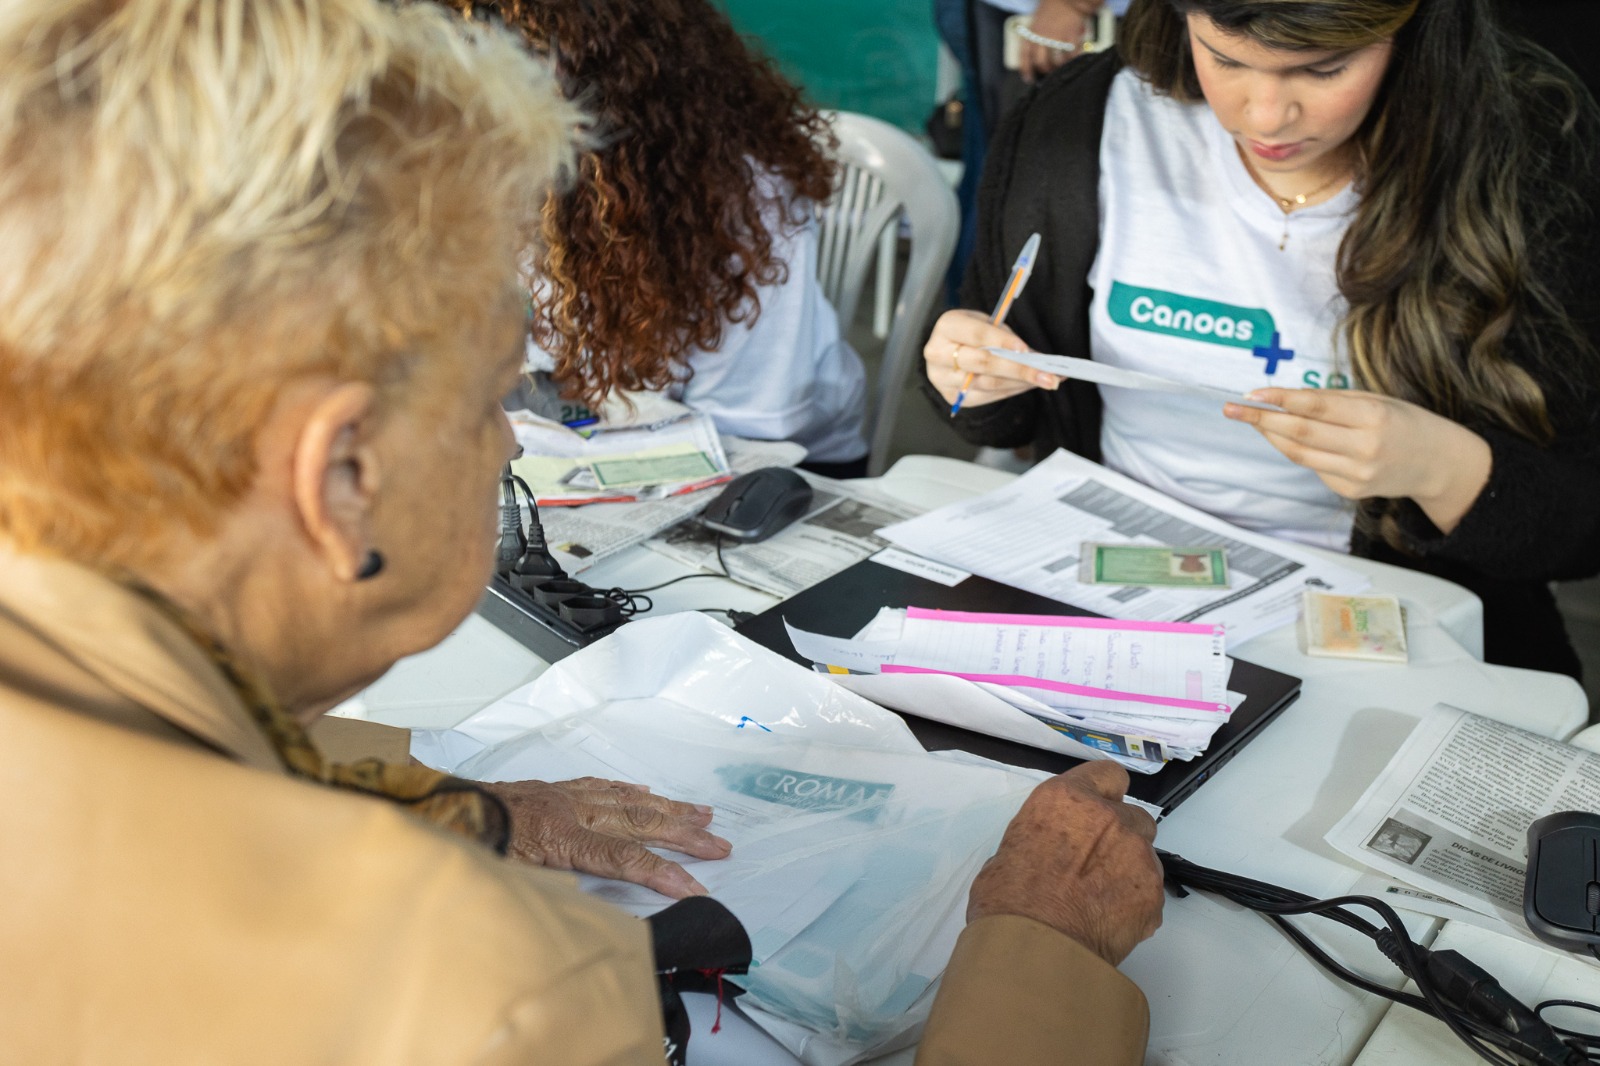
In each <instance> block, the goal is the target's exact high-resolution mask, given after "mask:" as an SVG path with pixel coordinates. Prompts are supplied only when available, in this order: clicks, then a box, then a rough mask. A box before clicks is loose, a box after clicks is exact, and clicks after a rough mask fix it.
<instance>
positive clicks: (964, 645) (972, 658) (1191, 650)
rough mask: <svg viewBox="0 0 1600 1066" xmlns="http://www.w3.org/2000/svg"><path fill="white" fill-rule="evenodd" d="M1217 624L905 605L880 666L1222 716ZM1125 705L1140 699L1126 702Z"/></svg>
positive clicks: (1074, 702) (1067, 699) (1048, 695)
mask: <svg viewBox="0 0 1600 1066" xmlns="http://www.w3.org/2000/svg"><path fill="white" fill-rule="evenodd" d="M1225 643H1226V639H1225V636H1224V629H1223V627H1222V626H1221V625H1218V624H1201V623H1190V622H1128V621H1118V620H1115V619H1109V618H1070V617H1063V618H1057V617H1051V616H1042V615H1007V614H979V613H972V612H966V611H934V610H928V609H925V608H920V607H912V608H908V609H907V611H906V620H905V625H904V628H903V629H902V631H901V634H900V639H899V642H898V646H897V647H896V649H895V652H894V656H893V661H892V662H887V663H884V664H883V666H882V670H883V672H885V673H946V674H954V675H956V676H958V677H964V678H967V679H968V680H970V681H981V682H989V683H992V684H999V685H1008V686H1011V687H1013V688H1019V689H1024V690H1028V691H1030V692H1033V693H1034V694H1036V695H1037V697H1038V698H1039V699H1040V700H1042V701H1044V702H1045V703H1048V704H1050V705H1051V706H1055V707H1065V708H1072V709H1079V710H1101V711H1124V712H1126V711H1136V710H1140V709H1150V710H1153V709H1155V708H1161V709H1162V711H1163V712H1164V713H1165V714H1166V715H1170V716H1172V717H1186V718H1200V719H1206V718H1214V717H1216V716H1219V715H1220V716H1223V717H1226V716H1227V714H1228V713H1229V708H1228V703H1227V679H1228V660H1227V655H1226V652H1225ZM1133 705H1142V707H1135V706H1133Z"/></svg>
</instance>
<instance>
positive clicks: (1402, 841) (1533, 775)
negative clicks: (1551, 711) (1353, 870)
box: [1327, 704, 1600, 929]
mask: <svg viewBox="0 0 1600 1066" xmlns="http://www.w3.org/2000/svg"><path fill="white" fill-rule="evenodd" d="M1568 810H1585V811H1593V810H1600V755H1596V754H1595V753H1593V752H1589V751H1584V750H1583V749H1581V748H1575V747H1573V746H1571V745H1570V744H1563V743H1561V742H1560V741H1559V740H1551V739H1550V738H1549V737H1542V736H1539V735H1538V734H1537V733H1529V732H1527V731H1526V730H1523V729H1518V728H1516V727H1515V726H1509V725H1504V724H1502V723H1500V722H1496V721H1494V720H1493V719H1490V718H1482V717H1479V716H1478V715H1475V714H1470V713H1468V712H1466V711H1462V710H1458V709H1456V708H1454V707H1448V706H1446V705H1444V704H1439V705H1437V706H1435V707H1434V708H1433V709H1432V710H1431V711H1429V712H1428V714H1427V715H1426V716H1425V717H1424V718H1423V719H1422V721H1421V722H1420V723H1419V724H1418V725H1417V727H1416V729H1414V730H1412V733H1411V736H1410V737H1409V738H1408V739H1407V740H1406V742H1405V744H1404V745H1402V746H1401V748H1400V751H1399V753H1398V754H1396V755H1395V757H1394V759H1393V760H1391V761H1390V763H1389V765H1388V766H1387V767H1386V768H1385V769H1384V771H1383V773H1382V774H1380V775H1379V777H1378V779H1377V780H1376V781H1374V782H1373V784H1372V787H1371V788H1369V789H1367V792H1366V794H1365V795H1364V796H1362V797H1361V799H1360V801H1359V802H1358V803H1357V804H1356V805H1355V807H1354V809H1352V810H1351V811H1350V813H1349V814H1347V815H1345V816H1344V818H1343V819H1341V820H1340V821H1339V823H1338V824H1337V825H1335V826H1334V827H1333V828H1332V829H1330V830H1329V831H1328V835H1327V840H1328V843H1330V844H1332V845H1333V846H1334V847H1336V848H1338V849H1339V850H1340V851H1342V852H1344V853H1345V854H1346V855H1349V856H1350V857H1351V858H1353V859H1355V860H1356V861H1358V862H1361V863H1363V864H1365V865H1366V866H1369V867H1371V868H1372V869H1374V870H1377V871H1378V872H1379V873H1381V874H1383V875H1385V876H1387V877H1394V878H1398V879H1399V880H1401V881H1404V882H1406V883H1407V884H1410V885H1415V886H1416V887H1417V888H1420V889H1423V890H1424V891H1426V892H1430V893H1433V894H1434V895H1438V896H1443V897H1444V898H1445V899H1447V900H1450V901H1451V902H1453V903H1456V904H1459V905H1460V906H1463V907H1467V908H1469V909H1471V910H1474V911H1477V912H1478V913H1479V914H1483V915H1487V916H1489V917H1492V918H1497V919H1499V920H1500V921H1502V922H1505V923H1506V924H1507V925H1509V926H1511V927H1512V928H1515V929H1523V928H1525V925H1524V923H1523V919H1522V888H1523V879H1524V874H1525V871H1526V864H1527V859H1528V826H1529V825H1530V824H1532V823H1533V822H1534V821H1535V820H1536V819H1539V818H1542V817H1544V816H1545V815H1547V814H1550V813H1552V812H1555V811H1568Z"/></svg>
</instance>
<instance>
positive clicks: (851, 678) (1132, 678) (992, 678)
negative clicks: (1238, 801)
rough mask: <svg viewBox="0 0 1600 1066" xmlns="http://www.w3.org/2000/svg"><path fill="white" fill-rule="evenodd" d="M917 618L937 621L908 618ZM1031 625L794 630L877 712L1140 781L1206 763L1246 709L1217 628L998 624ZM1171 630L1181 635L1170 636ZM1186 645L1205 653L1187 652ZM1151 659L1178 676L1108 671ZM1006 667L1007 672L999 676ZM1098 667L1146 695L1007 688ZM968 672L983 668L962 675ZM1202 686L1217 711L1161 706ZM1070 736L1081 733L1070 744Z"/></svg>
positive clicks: (807, 650) (1093, 622) (1098, 674)
mask: <svg viewBox="0 0 1600 1066" xmlns="http://www.w3.org/2000/svg"><path fill="white" fill-rule="evenodd" d="M909 613H918V614H922V615H934V616H936V617H934V618H928V617H919V618H913V619H908V618H907V617H906V616H907V615H908V614H909ZM1025 617H1026V616H976V615H967V614H964V613H961V612H917V611H915V609H913V610H912V611H910V612H908V611H906V610H901V609H895V608H884V609H883V610H881V611H879V612H878V614H877V615H876V616H875V617H874V618H873V620H872V621H871V622H870V623H869V624H868V625H867V626H866V627H865V628H864V629H863V630H862V631H861V633H860V634H859V635H858V636H857V637H855V638H847V637H831V636H827V635H824V634H819V633H812V632H808V631H806V630H802V629H797V628H795V627H794V626H793V625H790V624H789V623H787V622H785V623H784V628H785V629H786V630H787V632H788V635H789V640H790V642H791V643H792V644H793V645H794V648H795V650H796V651H797V652H799V653H800V654H801V655H802V656H804V657H806V658H809V659H810V660H811V661H812V662H814V663H817V664H819V667H821V668H822V669H824V670H826V671H827V676H829V677H831V678H832V679H833V680H834V681H835V682H836V683H837V684H839V685H840V686H841V687H843V688H847V689H849V690H850V691H852V692H856V693H859V694H860V695H863V696H866V697H867V698H868V699H870V700H872V701H873V702H875V703H879V704H882V705H883V706H885V707H889V708H891V709H893V710H897V711H900V712H901V713H903V714H913V715H917V716H919V717H922V718H929V719H932V720H933V721H937V722H944V723H946V724H948V725H954V726H959V727H960V728H963V729H970V730H972V731H973V732H977V733H984V734H986V735H988V736H994V737H999V738H1001V739H1003V740H1012V741H1016V742H1017V743H1021V744H1029V745H1031V746H1033V747H1037V748H1043V749H1045V750H1047V751H1057V752H1060V753H1062V754H1065V755H1071V756H1073V757H1074V758H1080V759H1085V758H1107V757H1109V758H1113V759H1115V760H1116V761H1117V762H1120V763H1122V764H1123V765H1124V766H1126V767H1127V768H1128V769H1129V770H1130V771H1133V772H1136V773H1154V772H1156V771H1157V770H1159V769H1160V767H1161V764H1162V763H1164V762H1165V761H1166V760H1167V759H1172V758H1178V759H1190V758H1193V757H1195V756H1196V755H1198V754H1200V753H1201V752H1203V751H1204V750H1205V748H1206V746H1207V744H1208V743H1209V742H1210V739H1211V736H1212V734H1213V733H1214V732H1215V731H1216V730H1217V729H1218V728H1219V727H1220V726H1221V725H1222V724H1223V723H1224V722H1226V721H1227V719H1228V716H1229V714H1231V712H1232V709H1233V708H1235V707H1237V706H1238V704H1239V703H1241V702H1243V699H1244V697H1243V696H1242V695H1240V694H1239V693H1236V692H1231V691H1226V690H1225V689H1224V687H1223V686H1224V685H1225V683H1226V680H1227V677H1228V674H1229V670H1230V662H1229V660H1228V659H1227V657H1226V655H1225V654H1223V640H1222V636H1221V634H1220V633H1217V632H1215V627H1209V626H1170V627H1169V626H1161V627H1151V626H1149V625H1148V624H1143V625H1142V626H1141V625H1140V624H1136V628H1134V629H1131V630H1127V629H1118V628H1115V627H1116V623H1109V622H1108V621H1107V620H1104V619H1052V620H1051V621H1058V622H1063V623H1066V624H1064V625H1058V626H1029V625H1027V624H1025V622H1019V621H1015V620H1013V621H1010V622H1006V621H1004V620H1002V621H1000V622H995V621H992V620H990V619H994V618H1000V619H1005V618H1010V619H1018V618H1025ZM959 619H983V620H982V621H960V620H959ZM1163 629H1165V630H1169V631H1173V630H1175V631H1176V632H1166V633H1162V632H1160V630H1163ZM941 630H945V631H948V630H954V631H956V632H954V633H949V632H946V633H944V634H943V636H944V637H945V638H946V639H940V637H941V633H940V631H941ZM1039 630H1044V631H1045V632H1038V631H1039ZM1050 630H1055V632H1050ZM1190 631H1198V632H1190ZM1160 636H1167V637H1172V638H1177V641H1176V643H1174V644H1173V646H1172V647H1169V648H1166V649H1157V648H1155V646H1154V640H1153V639H1152V638H1155V637H1160ZM1075 638H1082V639H1075ZM1130 638H1131V639H1132V640H1133V641H1139V640H1143V641H1145V642H1147V643H1149V644H1150V648H1149V652H1150V654H1149V655H1148V656H1145V653H1144V651H1142V650H1141V651H1139V652H1137V653H1135V654H1132V655H1130V654H1129V652H1130V651H1132V650H1133V649H1132V646H1131V644H1130ZM1185 641H1187V643H1188V644H1191V645H1193V646H1192V647H1184V646H1182V645H1183V643H1184V642H1185ZM997 649H998V651H997ZM1158 650H1165V652H1166V653H1167V654H1166V657H1165V661H1164V662H1160V663H1158V662H1157V661H1156V660H1158V659H1160V658H1161V656H1159V655H1157V654H1155V653H1156V652H1157V651H1158ZM997 655H998V658H997V657H996V656H997ZM1141 656H1144V660H1143V661H1142V662H1141V664H1140V665H1141V666H1150V667H1153V666H1158V665H1159V666H1165V667H1166V669H1165V670H1159V669H1134V670H1128V669H1118V668H1113V669H1111V670H1107V669H1106V662H1105V660H1106V659H1108V658H1117V659H1132V658H1139V657H1141ZM1043 659H1049V660H1050V661H1049V663H1043V662H1042V660H1043ZM908 662H909V663H920V664H923V665H924V666H926V667H927V670H926V671H922V670H915V671H912V672H905V671H899V672H897V671H896V666H897V665H898V664H902V663H908ZM997 662H999V663H1001V664H1002V665H1001V666H1000V667H996V665H995V664H996V663H997ZM1091 663H1092V664H1093V665H1092V667H1091V668H1092V669H1093V670H1094V671H1095V675H1094V677H1092V678H1089V679H1092V680H1096V681H1102V682H1104V681H1112V682H1114V683H1116V684H1118V685H1122V686H1125V687H1128V686H1136V687H1138V688H1139V690H1140V691H1139V692H1138V693H1137V694H1132V693H1128V692H1126V691H1124V692H1118V693H1114V694H1112V695H1111V696H1109V697H1104V696H1103V697H1096V698H1091V697H1087V696H1085V695H1083V694H1082V693H1081V689H1080V691H1079V692H1074V693H1070V694H1068V693H1064V692H1063V691H1060V690H1059V689H1058V690H1054V691H1051V690H1045V689H1041V688H1039V687H1038V685H1030V684H1028V682H1029V681H1032V680H1038V679H1035V678H1030V677H1022V678H1018V677H1012V678H1010V679H1009V682H1005V683H1003V680H1004V675H1002V674H1001V673H999V670H1001V669H1004V670H1006V671H1013V670H1016V669H1027V670H1033V671H1035V672H1037V673H1047V674H1051V675H1054V676H1061V677H1067V676H1073V675H1074V674H1077V675H1079V677H1080V680H1082V679H1085V678H1084V675H1083V671H1084V669H1085V667H1087V666H1090V664H1091ZM1122 665H1123V666H1124V667H1125V666H1126V665H1127V664H1126V663H1123V664H1122ZM964 666H965V667H972V668H974V669H972V670H962V669H961V667H964ZM840 670H849V671H853V672H852V673H848V674H846V673H840V672H839V671H840ZM933 678H944V679H945V680H942V681H937V682H935V681H932V680H930V679H933ZM1047 683H1048V682H1045V681H1043V680H1039V684H1047ZM1191 685H1199V686H1203V687H1202V689H1201V690H1202V691H1205V692H1207V693H1213V692H1214V693H1215V696H1214V697H1213V700H1214V702H1213V703H1212V704H1211V705H1210V706H1209V707H1208V708H1207V709H1206V710H1203V711H1201V710H1196V709H1193V708H1190V707H1184V706H1173V705H1171V703H1172V701H1170V700H1169V702H1168V703H1166V704H1163V703H1159V702H1154V701H1156V700H1158V699H1159V698H1160V697H1159V695H1158V693H1159V692H1160V691H1162V690H1163V688H1165V690H1166V691H1177V692H1183V693H1185V694H1187V693H1189V692H1190V691H1191V689H1190V686H1191ZM1096 691H1098V690H1096ZM1046 700H1048V701H1049V702H1045V701H1046ZM1183 702H1191V701H1187V700H1185V701H1183ZM1074 705H1079V706H1074ZM1104 708H1110V710H1109V711H1107V710H1105V709H1104ZM1063 730H1066V731H1067V732H1068V733H1070V735H1063Z"/></svg>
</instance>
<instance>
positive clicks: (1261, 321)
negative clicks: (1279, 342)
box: [1106, 281, 1277, 348]
mask: <svg viewBox="0 0 1600 1066" xmlns="http://www.w3.org/2000/svg"><path fill="white" fill-rule="evenodd" d="M1106 307H1107V310H1108V311H1110V313H1111V321H1113V322H1115V323H1116V324H1117V325H1119V326H1127V327H1128V328H1129V329H1142V330H1144V331H1145V332H1147V333H1164V334H1166V335H1167V336H1169V337H1184V338H1187V339H1189V340H1192V341H1203V342H1205V343H1207V344H1223V345H1226V346H1228V347H1230V348H1254V347H1256V346H1257V345H1261V344H1269V343H1271V341H1272V336H1273V334H1274V333H1275V332H1276V331H1277V326H1276V325H1275V324H1274V323H1273V321H1272V315H1271V314H1270V313H1269V312H1267V311H1266V310H1265V309H1263V308H1260V307H1235V306H1234V305H1233V304H1225V303H1218V302H1217V301H1216V300H1202V299H1200V298H1199V297H1197V296H1184V295H1183V294H1182V293H1176V292H1163V291H1162V290H1160V289H1142V288H1140V287H1138V286H1137V285H1124V284H1123V283H1122V282H1120V281H1113V282H1112V283H1111V296H1110V299H1108V300H1107V301H1106Z"/></svg>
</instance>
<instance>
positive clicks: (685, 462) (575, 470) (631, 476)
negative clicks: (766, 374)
mask: <svg viewBox="0 0 1600 1066" xmlns="http://www.w3.org/2000/svg"><path fill="white" fill-rule="evenodd" d="M511 418H512V423H513V428H514V429H515V431H516V435H517V440H518V442H519V443H521V444H522V448H523V455H522V457H521V458H519V459H514V460H512V463H511V469H512V470H513V471H514V472H515V473H516V474H517V475H518V476H520V477H521V478H523V480H525V481H527V483H528V485H529V487H530V488H532V489H533V494H534V496H535V497H536V498H537V499H538V501H539V503H540V505H541V506H546V507H552V506H554V507H560V506H572V505H576V504H584V503H598V502H616V501H632V500H657V499H662V498H664V497H668V496H672V495H675V494H677V493H680V492H690V491H693V490H694V489H697V488H704V487H705V486H707V485H713V484H718V483H720V482H723V481H728V480H729V479H731V478H732V476H733V475H732V473H731V472H730V471H729V467H728V457H727V454H726V453H725V452H724V451H723V448H722V439H721V437H720V436H719V435H718V433H717V427H716V424H715V423H714V422H713V421H712V420H711V416H710V415H706V414H693V413H687V414H685V415H683V416H680V417H675V418H672V419H670V420H669V421H667V422H664V423H658V424H653V425H649V426H638V427H629V428H626V429H604V430H588V431H580V430H577V429H572V428H569V427H567V426H563V425H561V424H559V423H555V422H549V421H547V420H545V419H540V418H536V417H535V416H533V415H530V414H528V413H527V412H521V413H520V414H513V415H512V416H511Z"/></svg>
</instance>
